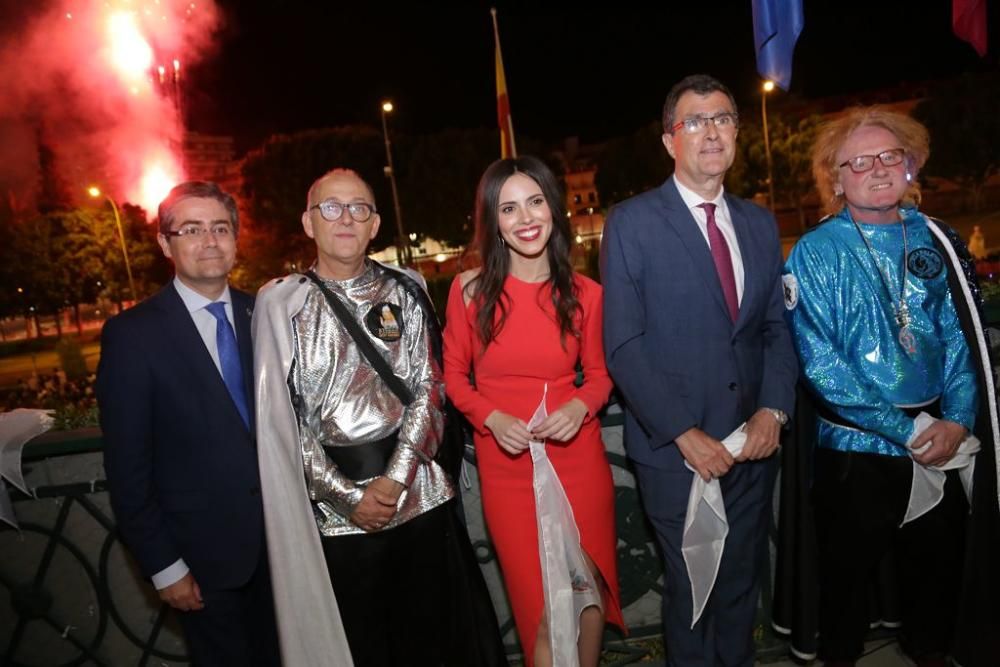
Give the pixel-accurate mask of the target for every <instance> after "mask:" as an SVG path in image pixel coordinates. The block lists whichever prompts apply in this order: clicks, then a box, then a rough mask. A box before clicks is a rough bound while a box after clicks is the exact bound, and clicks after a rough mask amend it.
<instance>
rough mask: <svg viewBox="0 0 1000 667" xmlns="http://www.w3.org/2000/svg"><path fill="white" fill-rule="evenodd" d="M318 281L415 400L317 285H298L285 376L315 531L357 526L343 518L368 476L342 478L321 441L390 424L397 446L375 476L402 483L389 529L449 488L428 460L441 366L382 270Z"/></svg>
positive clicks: (434, 441) (372, 432)
mask: <svg viewBox="0 0 1000 667" xmlns="http://www.w3.org/2000/svg"><path fill="white" fill-rule="evenodd" d="M291 279H296V277H295V276H293V277H291ZM324 283H325V284H326V286H327V287H328V288H330V290H331V291H333V292H334V293H335V294H336V295H337V296H339V297H340V298H341V301H343V302H344V304H345V305H347V306H348V308H349V309H350V310H352V311H353V312H354V314H355V316H356V318H357V321H358V322H359V323H360V324H361V326H362V329H363V330H364V331H366V332H367V333H369V335H370V338H371V341H372V342H373V343H374V344H375V346H376V348H377V349H378V350H379V352H381V353H382V354H383V355H384V357H385V358H386V360H387V361H388V362H389V365H390V366H391V367H392V369H393V371H395V373H396V375H398V376H399V377H400V379H401V380H403V382H404V383H405V384H406V386H407V387H409V389H410V390H411V391H412V392H413V395H414V397H415V400H414V401H413V402H412V403H411V404H410V405H409V406H404V405H403V404H402V402H401V401H400V400H399V398H397V397H396V395H395V394H394V393H393V392H392V391H391V390H389V388H388V387H387V386H386V385H385V382H384V381H383V380H382V378H381V377H379V375H378V373H377V372H376V371H375V369H374V368H372V366H371V365H370V364H369V363H368V361H367V360H366V359H365V358H364V356H363V355H362V354H361V352H360V350H359V349H358V347H357V345H356V344H355V343H354V340H353V339H352V338H351V335H350V333H348V331H347V330H346V329H345V328H344V327H343V325H341V323H340V322H339V321H338V320H337V317H336V315H334V313H333V310H332V309H331V308H330V306H329V304H328V303H327V301H326V298H325V297H324V295H323V293H322V292H321V291H320V290H319V288H318V287H316V286H315V285H313V284H312V283H311V282H309V283H306V284H304V285H303V287H304V288H306V289H308V293H307V294H306V295H305V301H304V303H303V305H302V308H301V310H299V311H298V313H296V314H295V315H294V316H293V317H292V339H293V342H294V350H293V354H294V359H295V361H294V363H293V365H292V368H291V371H290V373H289V377H288V384H289V388H290V389H291V390H292V391H293V392H294V393H295V394H296V395H297V396H298V399H299V401H298V406H297V414H298V421H299V440H300V442H301V445H302V463H303V466H304V469H305V477H306V486H307V489H308V492H309V496H310V498H311V499H312V500H313V501H316V502H317V508H318V509H319V510H320V513H321V514H322V517H320V514H319V513H318V514H317V523H318V525H319V529H320V532H321V533H322V534H323V535H325V536H337V535H350V534H360V533H363V532H364V531H363V530H362V529H360V528H359V527H357V526H356V525H355V524H354V523H352V522H351V520H350V519H349V518H348V517H349V516H350V514H351V513H352V512H353V511H354V508H355V507H356V506H357V504H358V503H359V502H360V501H361V498H362V496H363V495H364V490H365V487H366V486H367V485H368V483H369V482H371V481H372V480H371V479H368V480H363V481H352V480H350V479H348V478H347V477H346V476H344V475H343V474H342V473H341V472H340V470H339V469H338V468H337V466H336V465H335V464H334V463H333V461H331V459H330V458H329V457H328V456H327V455H326V453H325V452H324V450H323V447H324V446H326V447H364V446H366V443H372V442H376V441H378V440H381V439H383V438H385V437H386V436H389V435H391V434H392V433H393V432H395V431H397V430H398V431H399V434H398V444H397V445H396V449H395V451H394V452H393V453H392V455H391V457H390V459H389V462H388V464H387V466H386V469H385V471H384V472H383V476H385V477H388V478H390V479H392V480H394V481H396V482H399V483H400V484H402V485H403V486H405V487H406V489H404V491H403V493H402V494H401V495H400V497H399V501H398V504H397V511H396V514H395V516H393V518H392V520H391V521H390V522H389V523H388V524H387V525H386V527H385V528H383V530H387V529H391V528H393V527H395V526H398V525H400V524H401V523H405V522H406V521H409V520H410V519H412V518H414V517H417V516H419V515H421V514H423V513H424V512H426V511H428V510H430V509H433V508H434V507H437V506H438V505H441V504H442V503H444V502H446V501H447V500H449V499H450V498H452V497H453V496H454V489H453V487H452V484H451V482H450V481H449V480H448V478H447V476H446V475H445V473H444V471H443V470H442V469H441V468H440V467H439V466H438V465H437V464H436V463H435V462H434V461H432V460H431V459H432V457H433V456H434V454H435V453H436V452H437V447H438V444H439V443H440V441H441V434H442V431H443V423H444V416H443V412H442V409H443V405H444V384H443V382H442V377H441V369H440V368H439V367H438V365H437V362H435V361H434V360H433V358H432V357H431V354H430V344H429V339H428V335H427V331H426V327H425V323H424V317H425V313H424V312H423V310H422V309H421V308H420V307H419V305H418V304H417V302H416V301H415V300H414V299H413V298H411V297H410V295H409V294H408V293H407V292H406V290H405V289H404V288H403V287H402V286H401V285H400V284H399V283H398V282H397V281H396V280H394V279H393V278H392V277H391V276H389V275H388V272H387V270H386V269H384V268H382V267H381V266H380V265H378V264H376V263H374V262H366V266H365V270H364V272H363V273H362V274H361V275H360V276H358V277H356V278H352V279H350V280H343V281H336V280H325V281H324ZM372 479H374V478H372Z"/></svg>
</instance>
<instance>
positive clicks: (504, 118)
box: [490, 8, 517, 158]
mask: <svg viewBox="0 0 1000 667" xmlns="http://www.w3.org/2000/svg"><path fill="white" fill-rule="evenodd" d="M490 14H491V15H492V16H493V38H494V40H495V42H496V68H497V123H499V125H500V157H501V158H508V157H517V147H516V146H515V145H514V121H513V120H511V117H510V101H509V100H508V98H507V79H506V77H504V74H503V56H501V55H500V32H499V30H497V10H496V8H493V9H490Z"/></svg>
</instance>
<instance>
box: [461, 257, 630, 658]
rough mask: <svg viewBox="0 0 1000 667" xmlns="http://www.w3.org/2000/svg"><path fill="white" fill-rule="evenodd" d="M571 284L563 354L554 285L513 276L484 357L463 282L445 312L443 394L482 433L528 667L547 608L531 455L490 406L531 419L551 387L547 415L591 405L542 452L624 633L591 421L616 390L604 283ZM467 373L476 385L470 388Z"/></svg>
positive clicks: (490, 508)
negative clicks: (572, 404)
mask: <svg viewBox="0 0 1000 667" xmlns="http://www.w3.org/2000/svg"><path fill="white" fill-rule="evenodd" d="M573 279H574V283H575V285H576V287H577V289H578V290H579V292H578V296H579V300H580V305H581V306H582V317H579V318H578V321H577V326H578V329H579V331H580V334H581V339H580V340H577V339H576V338H575V337H574V336H572V335H569V336H566V339H565V349H564V348H563V345H562V344H561V342H560V335H559V325H558V324H557V323H556V319H555V317H556V316H555V307H554V306H553V304H552V298H551V289H550V286H549V284H548V283H526V282H523V281H521V280H518V279H517V278H514V277H513V276H508V278H507V280H506V282H505V283H504V291H505V293H506V294H507V295H508V296H509V299H508V300H507V301H506V303H507V306H508V308H507V319H506V322H505V323H504V326H503V328H502V329H501V330H500V333H499V335H498V336H497V337H496V338H495V339H494V340H493V342H492V343H490V345H489V346H488V347H487V348H486V352H485V354H484V353H483V352H482V350H483V347H482V343H481V342H480V341H479V336H478V334H477V333H476V312H477V309H476V306H475V304H474V303H472V302H470V303H469V304H468V305H466V303H465V300H464V298H463V295H462V288H461V279H460V278H459V277H456V278H455V281H454V282H453V283H452V286H451V292H450V294H449V296H448V309H447V313H446V315H447V327H446V328H445V331H444V379H445V389H446V391H447V392H448V396H449V397H451V400H452V401H453V402H454V403H455V405H456V407H458V409H459V410H461V411H462V412H463V413H464V414H465V415H466V417H468V418H469V421H470V422H471V423H472V426H473V427H474V428H475V429H476V433H475V444H476V459H477V461H478V465H479V479H480V485H481V489H482V500H483V513H484V514H485V516H486V523H487V526H488V527H489V531H490V536H491V537H492V539H493V544H494V546H495V547H496V550H497V555H498V556H499V560H500V568H501V570H502V571H503V575H504V581H505V583H506V587H507V595H508V597H509V599H510V603H511V607H512V608H513V612H514V620H515V622H516V623H517V630H518V635H519V636H520V638H521V646H522V647H523V649H524V653H525V659H526V662H527V664H528V665H529V667H530V665H531V664H532V662H533V659H534V652H535V639H536V638H537V632H538V625H539V623H540V622H541V618H542V612H543V606H544V601H543V597H542V595H543V594H542V573H541V564H540V562H539V556H538V528H537V524H536V522H535V496H534V491H533V489H532V463H531V456H530V454H529V453H528V452H527V451H525V452H524V453H522V454H520V455H518V456H511V455H510V454H508V453H507V452H505V451H504V450H503V449H501V447H500V446H499V445H498V444H497V441H496V439H495V438H494V437H493V434H492V433H491V432H490V431H489V429H487V428H486V426H485V424H484V423H485V421H486V418H487V417H488V416H489V415H490V413H492V412H493V411H494V410H500V411H501V412H506V413H508V414H510V415H513V416H515V417H518V418H519V419H522V420H524V421H525V422H527V421H528V420H529V419H530V418H531V415H532V414H533V413H534V411H535V408H536V407H537V406H538V403H539V401H541V398H542V391H543V389H544V387H545V384H546V383H548V385H549V390H548V391H549V393H548V398H547V400H546V408H547V409H548V411H549V413H550V414H551V413H552V412H554V411H555V410H556V409H558V408H559V407H561V406H562V405H563V404H565V403H566V402H568V401H569V400H571V399H572V398H574V397H575V398H579V399H580V400H581V401H583V402H584V404H586V406H587V413H588V414H587V416H586V418H585V419H584V421H583V425H582V426H581V427H580V431H579V432H578V433H577V435H576V437H574V438H573V439H572V440H570V441H569V442H566V443H558V442H549V443H548V444H547V446H546V452H547V454H548V456H549V459H550V460H551V461H552V465H553V467H554V468H555V470H556V473H557V474H558V475H559V479H560V481H561V482H562V485H563V487H564V488H565V490H566V496H567V497H568V498H569V502H570V505H571V506H572V507H573V514H574V517H575V518H576V523H577V526H578V528H579V530H580V541H581V543H582V545H583V550H584V551H585V552H586V553H587V555H588V556H589V557H590V558H591V560H593V562H594V563H595V564H596V565H597V568H598V569H599V570H600V572H601V576H602V577H603V578H604V581H605V583H606V585H607V587H608V590H609V592H610V599H608V600H607V601H606V606H607V609H605V617H606V619H607V620H608V621H609V622H611V623H614V624H615V625H617V626H619V627H620V628H624V621H623V619H622V613H621V605H620V602H619V592H618V568H617V564H616V562H615V548H616V542H617V538H616V536H615V514H614V485H613V483H612V479H611V468H610V466H609V465H608V461H607V458H606V457H605V452H604V443H603V442H602V441H601V425H600V421H599V420H597V419H594V415H595V414H596V413H597V411H598V410H600V408H601V407H602V406H603V405H604V404H605V403H606V402H607V399H608V394H609V393H610V392H611V387H612V383H611V379H610V377H609V376H608V371H607V368H605V365H604V350H603V345H602V334H601V321H602V317H601V312H602V311H601V286H600V285H598V284H597V283H595V282H594V281H592V280H590V279H589V278H586V277H584V276H581V275H578V274H576V275H574V277H573ZM499 312H500V309H499V307H498V308H497V313H498V314H499ZM577 359H579V360H580V362H581V363H582V365H583V373H584V378H585V381H584V384H583V386H581V387H580V388H576V387H574V386H573V381H574V379H575V378H576V371H575V369H574V367H575V365H576V361H577ZM470 370H471V371H473V372H474V376H475V382H476V386H475V387H473V386H472V384H471V383H470V382H469V371H470Z"/></svg>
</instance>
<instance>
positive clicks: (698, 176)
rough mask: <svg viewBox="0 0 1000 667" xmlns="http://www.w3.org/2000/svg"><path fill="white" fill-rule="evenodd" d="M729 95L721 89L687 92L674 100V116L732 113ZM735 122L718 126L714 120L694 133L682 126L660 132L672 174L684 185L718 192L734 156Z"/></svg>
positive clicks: (678, 118) (704, 192)
mask: <svg viewBox="0 0 1000 667" xmlns="http://www.w3.org/2000/svg"><path fill="white" fill-rule="evenodd" d="M735 112H736V109H734V108H733V105H732V102H730V100H729V97H728V96H727V95H726V94H725V93H723V92H720V91H713V92H711V93H709V94H708V95H699V94H698V93H696V92H694V91H688V92H686V93H684V94H683V95H681V97H680V99H679V100H677V106H676V108H675V111H674V114H673V117H674V118H675V120H676V121H677V122H680V121H683V120H685V119H687V118H694V117H696V116H702V117H711V116H715V115H717V114H720V113H735ZM736 134H737V130H736V127H735V125H733V126H730V127H727V128H722V129H720V128H718V127H716V126H715V123H708V124H707V127H705V128H704V129H702V130H700V131H698V132H695V133H691V134H689V133H687V132H685V131H684V129H683V128H678V129H676V130H674V131H673V132H667V133H665V134H664V135H663V145H664V146H665V147H666V149H667V152H668V153H670V157H672V158H673V159H674V163H675V165H674V175H675V176H676V177H677V180H679V181H680V182H681V183H683V184H684V185H685V186H686V187H688V188H690V189H692V190H694V191H695V192H697V193H699V194H701V195H702V196H705V197H706V198H712V197H714V195H716V194H718V190H719V186H720V185H721V184H722V180H723V178H725V175H726V171H727V170H728V169H729V167H730V166H731V165H732V164H733V158H734V157H735V156H736Z"/></svg>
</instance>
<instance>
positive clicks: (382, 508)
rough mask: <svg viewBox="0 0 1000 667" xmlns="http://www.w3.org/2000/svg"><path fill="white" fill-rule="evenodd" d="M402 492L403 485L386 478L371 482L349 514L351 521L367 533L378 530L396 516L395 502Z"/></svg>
mask: <svg viewBox="0 0 1000 667" xmlns="http://www.w3.org/2000/svg"><path fill="white" fill-rule="evenodd" d="M402 492H403V485H402V484H400V483H399V482H396V481H394V480H391V479H389V478H388V477H378V478H376V479H374V480H372V482H371V483H369V484H368V486H367V487H366V488H365V494H364V496H362V497H361V502H359V503H358V505H357V507H355V508H354V512H352V513H351V521H353V522H354V525H356V526H358V527H359V528H361V529H362V530H364V531H367V532H369V533H370V532H372V531H376V530H380V529H381V528H383V527H385V525H386V524H387V523H389V521H390V520H391V519H392V517H394V516H395V515H396V502H397V501H398V500H399V496H400V494H401V493H402Z"/></svg>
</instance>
